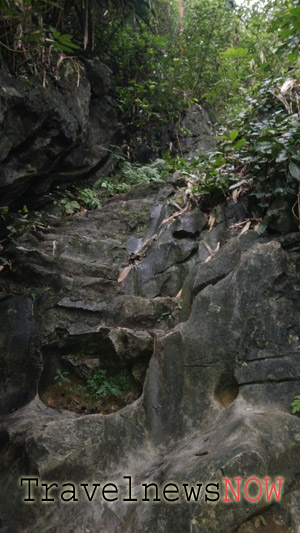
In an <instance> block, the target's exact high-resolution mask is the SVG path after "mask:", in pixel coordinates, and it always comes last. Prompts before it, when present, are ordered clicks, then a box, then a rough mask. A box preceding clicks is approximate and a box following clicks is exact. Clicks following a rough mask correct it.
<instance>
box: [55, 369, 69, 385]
mask: <svg viewBox="0 0 300 533" xmlns="http://www.w3.org/2000/svg"><path fill="white" fill-rule="evenodd" d="M69 374H70V372H67V371H66V370H61V369H60V368H57V369H56V374H55V376H54V381H55V382H56V381H57V382H58V384H59V386H60V387H61V386H62V385H63V383H71V382H70V380H69V378H67V376H68V375H69Z"/></svg>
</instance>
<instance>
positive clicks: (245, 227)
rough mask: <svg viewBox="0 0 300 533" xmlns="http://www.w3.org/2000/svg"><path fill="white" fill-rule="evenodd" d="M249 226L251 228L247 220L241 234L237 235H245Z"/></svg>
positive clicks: (249, 221)
mask: <svg viewBox="0 0 300 533" xmlns="http://www.w3.org/2000/svg"><path fill="white" fill-rule="evenodd" d="M250 226H251V220H248V222H247V224H245V226H244V227H243V229H242V231H241V233H240V234H239V237H241V235H243V234H244V233H246V232H247V231H248V230H249V229H250Z"/></svg>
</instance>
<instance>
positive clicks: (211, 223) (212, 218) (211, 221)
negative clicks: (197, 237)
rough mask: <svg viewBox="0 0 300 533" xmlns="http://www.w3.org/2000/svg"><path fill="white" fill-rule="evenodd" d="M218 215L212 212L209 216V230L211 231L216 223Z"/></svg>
mask: <svg viewBox="0 0 300 533" xmlns="http://www.w3.org/2000/svg"><path fill="white" fill-rule="evenodd" d="M216 222H217V221H216V217H215V216H214V215H212V214H210V215H209V217H208V231H211V230H212V229H213V228H214V227H215V225H216Z"/></svg>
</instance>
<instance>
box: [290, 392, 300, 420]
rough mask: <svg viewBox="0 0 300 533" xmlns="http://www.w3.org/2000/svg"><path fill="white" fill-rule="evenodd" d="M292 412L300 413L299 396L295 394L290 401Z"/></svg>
mask: <svg viewBox="0 0 300 533" xmlns="http://www.w3.org/2000/svg"><path fill="white" fill-rule="evenodd" d="M291 407H292V414H293V415H295V414H296V413H300V396H295V398H294V400H293V401H292V403H291Z"/></svg>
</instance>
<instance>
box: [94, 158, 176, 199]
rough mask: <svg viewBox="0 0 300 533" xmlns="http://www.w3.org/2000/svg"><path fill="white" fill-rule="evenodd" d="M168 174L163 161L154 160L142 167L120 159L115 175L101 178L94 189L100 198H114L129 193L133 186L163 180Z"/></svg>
mask: <svg viewBox="0 0 300 533" xmlns="http://www.w3.org/2000/svg"><path fill="white" fill-rule="evenodd" d="M168 174H169V165H168V162H167V161H165V160H164V159H156V160H155V161H154V162H153V163H150V164H149V165H143V166H141V165H137V164H132V163H130V162H129V161H124V159H122V160H120V163H119V165H118V168H117V170H116V172H115V175H114V176H112V177H108V176H103V177H101V178H100V179H99V180H98V181H96V183H95V187H97V188H98V189H99V191H100V193H101V195H102V196H114V195H115V194H120V193H122V192H127V191H129V190H130V189H131V188H132V187H134V186H135V185H142V184H143V183H151V182H152V181H158V180H161V179H164V178H165V177H166V176H167V175H168Z"/></svg>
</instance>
